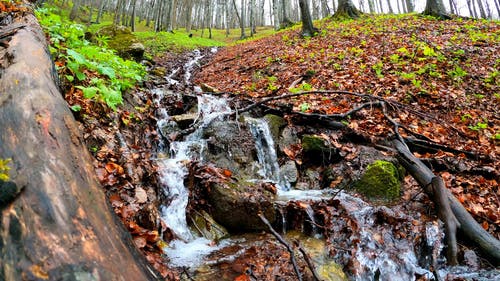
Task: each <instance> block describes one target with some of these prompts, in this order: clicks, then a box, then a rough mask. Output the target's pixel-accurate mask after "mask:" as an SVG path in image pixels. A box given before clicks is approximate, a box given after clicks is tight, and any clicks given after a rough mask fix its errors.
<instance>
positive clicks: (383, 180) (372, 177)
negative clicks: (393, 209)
mask: <svg viewBox="0 0 500 281" xmlns="http://www.w3.org/2000/svg"><path fill="white" fill-rule="evenodd" d="M354 187H355V188H356V190H357V191H358V192H359V193H361V194H363V195H364V196H366V197H368V198H369V199H372V200H382V201H386V202H387V201H389V202H390V201H394V200H396V199H397V198H398V197H399V193H400V187H401V176H400V171H399V170H398V168H397V167H396V166H395V165H394V164H393V163H391V162H388V161H383V160H377V161H375V162H373V163H372V164H370V165H368V167H367V168H366V171H365V173H364V174H363V176H362V177H361V179H360V180H359V181H357V182H356V183H355V184H354Z"/></svg>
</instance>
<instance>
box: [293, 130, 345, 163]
mask: <svg viewBox="0 0 500 281" xmlns="http://www.w3.org/2000/svg"><path fill="white" fill-rule="evenodd" d="M302 154H303V156H304V159H308V160H309V161H310V162H311V163H315V164H324V163H330V162H332V161H334V160H337V159H339V158H340V156H339V151H338V149H337V148H335V147H333V146H331V145H330V144H329V143H327V141H326V140H325V139H323V138H321V137H320V136H316V135H304V136H302Z"/></svg>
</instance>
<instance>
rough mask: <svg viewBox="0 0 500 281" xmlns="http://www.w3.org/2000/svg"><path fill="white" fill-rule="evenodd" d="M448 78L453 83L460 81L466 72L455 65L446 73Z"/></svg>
mask: <svg viewBox="0 0 500 281" xmlns="http://www.w3.org/2000/svg"><path fill="white" fill-rule="evenodd" d="M448 76H450V78H451V79H453V80H455V81H461V80H462V78H463V77H465V76H467V71H465V70H463V69H462V68H461V67H460V66H458V65H456V66H455V68H454V69H452V70H449V71H448Z"/></svg>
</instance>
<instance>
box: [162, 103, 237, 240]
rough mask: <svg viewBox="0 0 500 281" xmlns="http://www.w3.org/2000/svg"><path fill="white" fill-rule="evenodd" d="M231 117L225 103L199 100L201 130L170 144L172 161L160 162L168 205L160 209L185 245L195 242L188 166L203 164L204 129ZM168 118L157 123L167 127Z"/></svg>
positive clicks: (169, 225) (163, 216) (198, 122)
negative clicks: (189, 212)
mask: <svg viewBox="0 0 500 281" xmlns="http://www.w3.org/2000/svg"><path fill="white" fill-rule="evenodd" d="M229 113H231V108H229V106H228V105H227V103H226V100H225V99H220V98H216V97H213V96H208V95H204V96H199V97H198V118H197V120H196V123H197V126H198V128H197V129H196V130H195V131H194V132H193V133H191V134H190V135H188V136H186V137H185V140H183V141H175V142H172V143H171V144H170V155H171V158H168V159H158V166H159V174H160V183H161V185H162V187H163V193H164V195H165V196H166V198H167V201H168V205H162V206H161V219H162V220H163V221H164V222H165V223H166V224H167V225H168V227H169V228H170V229H171V230H172V231H173V232H174V233H175V235H176V236H177V237H178V238H179V239H181V240H183V241H190V240H192V239H193V236H192V234H191V231H190V230H189V228H188V226H187V222H186V207H187V204H188V199H189V191H188V190H187V188H186V187H185V186H184V178H185V177H186V175H187V173H188V170H187V168H186V166H185V164H186V163H187V162H189V161H191V160H194V159H197V160H200V161H202V160H203V159H202V155H203V150H204V148H205V147H206V141H205V140H203V139H202V132H203V129H204V128H205V127H206V126H207V125H208V124H210V123H211V122H212V121H213V120H215V119H217V118H222V117H223V116H226V115H228V114H229ZM169 118H170V117H168V116H167V118H166V120H159V121H158V123H159V124H160V123H163V124H164V123H165V122H168V121H169Z"/></svg>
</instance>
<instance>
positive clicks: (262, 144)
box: [245, 117, 290, 191]
mask: <svg viewBox="0 0 500 281" xmlns="http://www.w3.org/2000/svg"><path fill="white" fill-rule="evenodd" d="M245 121H246V122H247V124H248V125H249V127H250V132H251V133H252V135H253V137H254V140H255V148H256V150H257V158H258V159H259V164H260V166H261V168H262V170H261V173H262V174H261V176H262V177H263V178H265V179H268V180H271V181H273V182H274V183H275V184H276V185H277V187H278V189H279V190H283V191H286V190H289V189H290V183H289V182H287V181H286V180H285V178H284V177H283V176H282V175H281V172H280V167H279V165H278V156H277V154H276V149H275V148H274V147H275V146H274V140H273V137H272V135H271V131H270V130H269V125H268V124H267V122H266V121H265V120H264V119H257V118H251V117H246V118H245Z"/></svg>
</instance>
